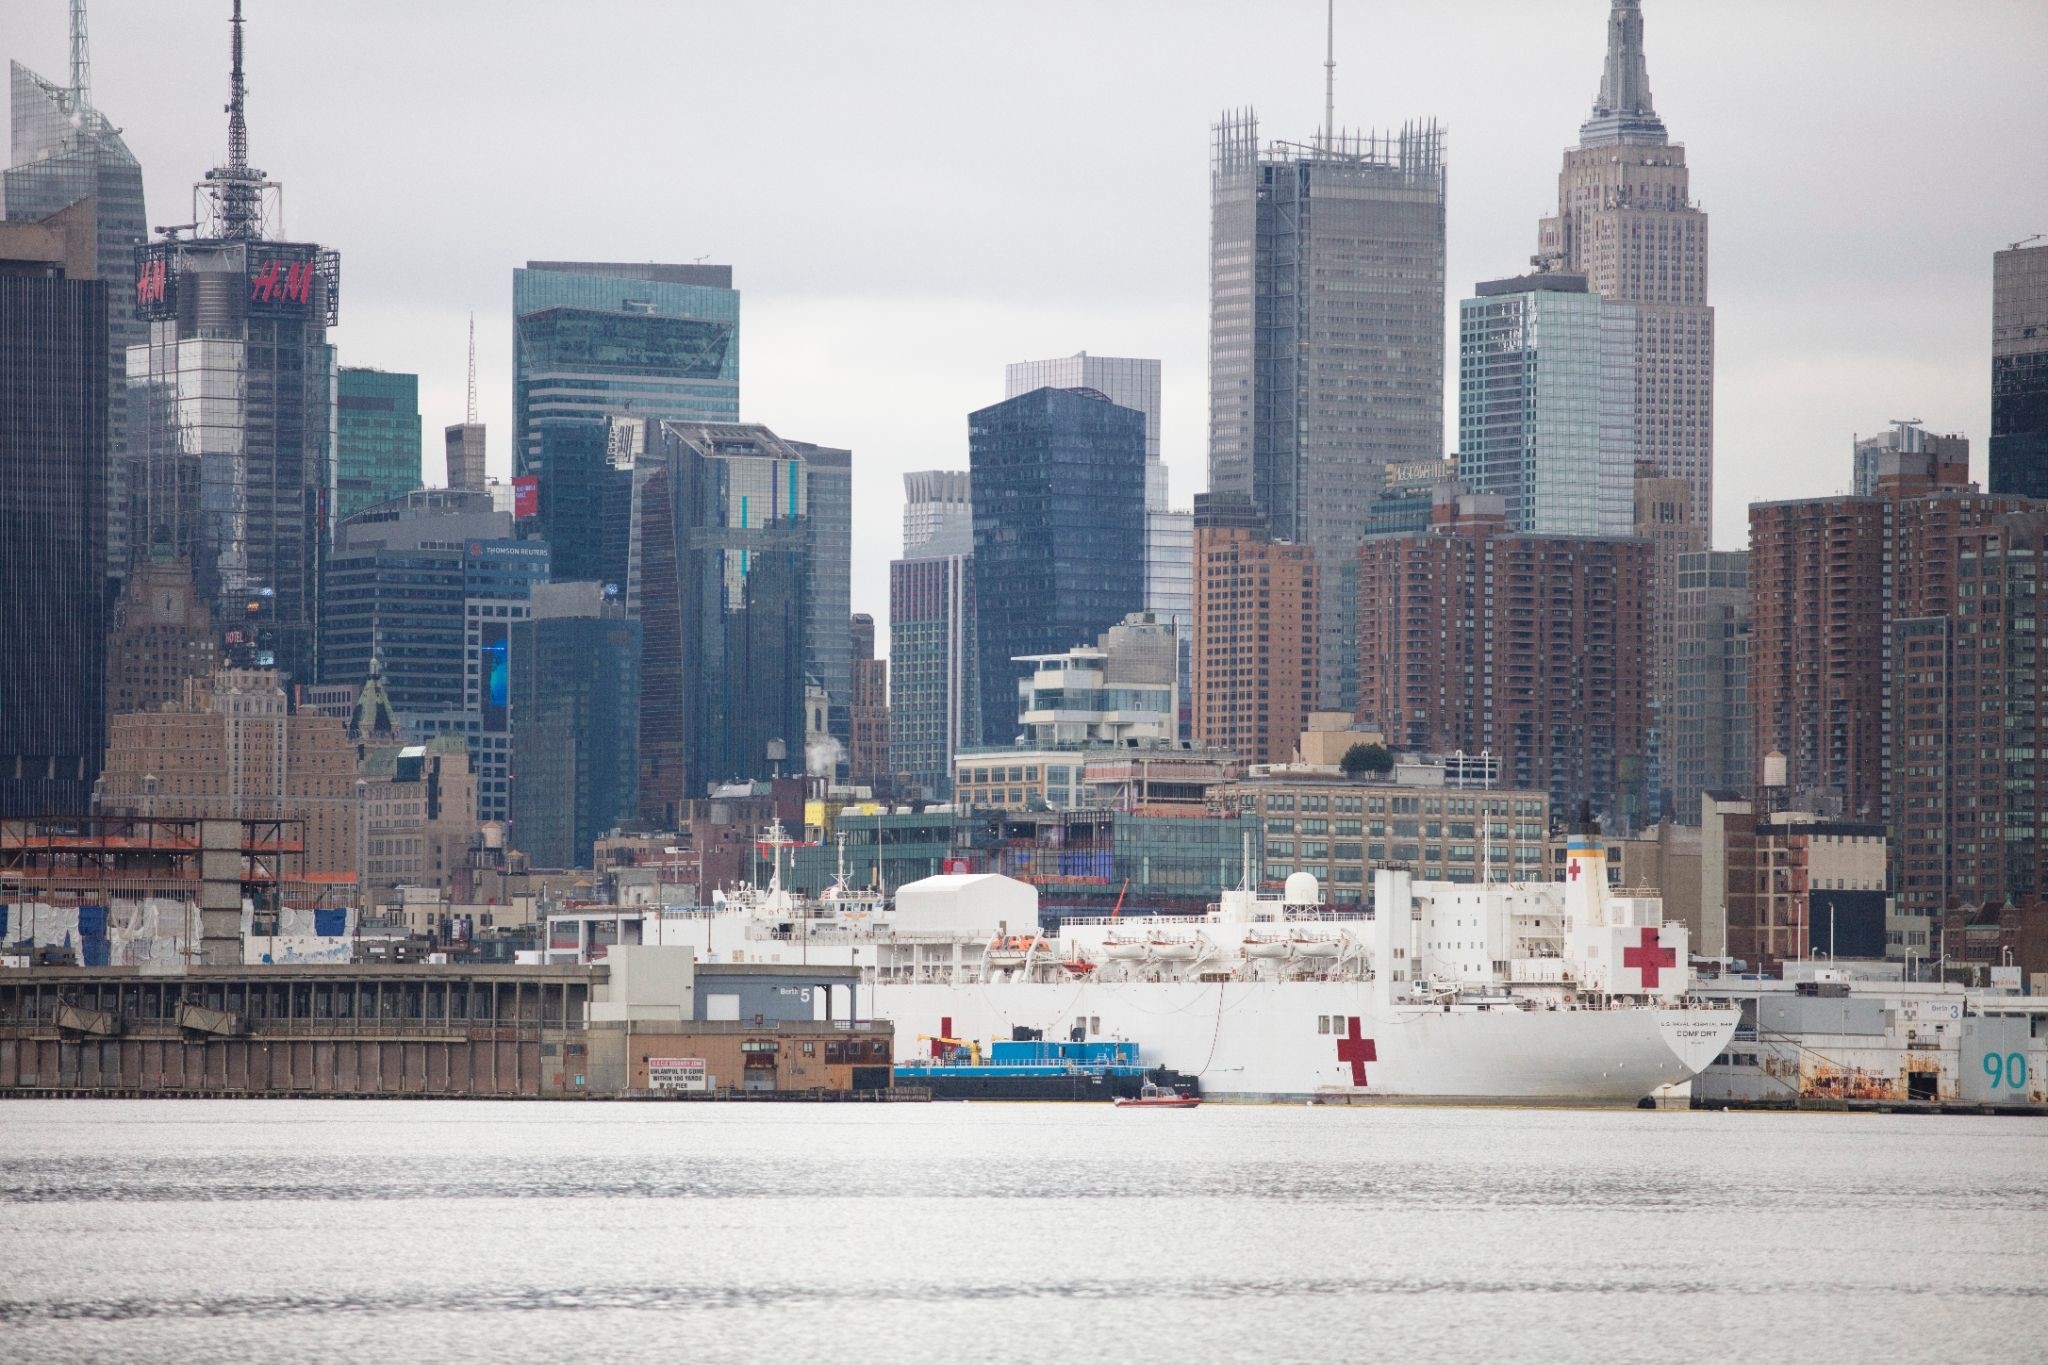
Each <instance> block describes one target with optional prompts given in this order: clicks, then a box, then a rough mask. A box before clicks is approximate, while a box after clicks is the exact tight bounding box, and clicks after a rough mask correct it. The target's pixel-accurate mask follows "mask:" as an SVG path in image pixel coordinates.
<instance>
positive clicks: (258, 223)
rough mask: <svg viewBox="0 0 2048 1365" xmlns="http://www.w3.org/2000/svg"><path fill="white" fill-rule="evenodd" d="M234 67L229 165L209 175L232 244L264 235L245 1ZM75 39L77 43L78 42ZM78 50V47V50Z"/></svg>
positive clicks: (238, 15) (237, 16)
mask: <svg viewBox="0 0 2048 1365" xmlns="http://www.w3.org/2000/svg"><path fill="white" fill-rule="evenodd" d="M229 23H231V24H232V25H233V26H234V30H235V39H234V65H233V67H232V69H231V70H230V72H229V76H228V102H227V116H228V164H227V165H225V166H216V167H214V168H213V169H212V170H210V171H208V172H207V173H206V178H207V180H209V181H210V182H212V184H213V200H214V204H215V206H216V208H217V210H218V212H219V215H220V235H221V236H222V237H223V238H225V239H227V240H229V241H254V240H255V239H257V238H259V237H261V236H262V235H263V172H261V171H259V170H256V169H254V168H253V167H251V166H250V165H249V124H248V120H247V119H246V118H245V117H244V114H243V106H244V102H245V97H246V96H247V94H248V88H247V86H246V84H245V83H244V82H243V80H242V0H235V12H234V17H233V18H232V19H230V20H229ZM77 41H78V40H77V39H76V38H74V39H73V43H74V44H76V43H77ZM75 50H76V48H75V47H74V51H75Z"/></svg>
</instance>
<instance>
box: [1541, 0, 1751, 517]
mask: <svg viewBox="0 0 2048 1365" xmlns="http://www.w3.org/2000/svg"><path fill="white" fill-rule="evenodd" d="M1689 189H1690V177H1689V175H1688V173H1687V171H1686V166H1685V148H1684V146H1683V145H1680V144H1675V143H1673V142H1672V141H1671V140H1670V138H1669V136H1668V135H1667V134H1666V133H1665V131H1664V121H1663V120H1662V119H1660V118H1658V117H1657V111H1656V108H1655V107H1654V106H1653V105H1652V104H1651V102H1650V76H1649V70H1648V67H1647V65H1646V64H1645V62H1644V60H1643V15H1642V9H1641V6H1640V3H1639V0H1614V9H1613V11H1612V12H1611V13H1610V14H1609V16H1608V20H1607V66H1606V69H1605V71H1603V72H1602V74H1601V77H1600V94H1599V96H1598V97H1597V98H1596V99H1595V100H1594V101H1593V116H1592V117H1591V118H1589V119H1587V120H1586V121H1585V122H1584V123H1583V124H1581V125H1580V126H1579V145H1578V146H1576V147H1572V148H1569V149H1568V150H1567V151H1566V152H1565V154H1564V169H1563V170H1562V171H1560V172H1559V173H1558V177H1557V214H1556V216H1555V217H1550V218H1545V219H1543V220H1542V224H1541V246H1540V251H1539V255H1538V258H1537V259H1538V260H1539V262H1541V263H1543V264H1545V265H1547V266H1550V267H1551V268H1554V269H1558V270H1564V271H1568V272H1570V273H1572V274H1579V275H1584V276H1585V277H1586V286H1587V288H1588V289H1590V290H1591V291H1592V292H1593V293H1596V294H1599V295H1601V296H1603V297H1605V298H1609V299H1614V300H1617V301H1621V302H1626V303H1631V304H1634V305H1635V310H1636V345H1635V358H1636V418H1635V422H1636V432H1635V435H1636V449H1635V457H1636V459H1637V460H1638V461H1639V462H1641V461H1647V462H1648V463H1649V464H1651V465H1653V466H1654V467H1655V469H1656V472H1657V473H1658V474H1661V475H1665V476H1669V477H1675V478H1680V479H1683V480H1685V483H1686V485H1687V487H1688V488H1689V489H1690V491H1691V494H1692V503H1693V508H1692V510H1693V520H1694V524H1695V525H1697V526H1699V527H1700V528H1701V531H1702V532H1703V533H1704V534H1705V535H1706V536H1707V541H1708V543H1709V544H1711V543H1712V532H1713V522H1712V518H1713V509H1714V310H1713V309H1712V308H1711V307H1709V306H1708V304H1707V215H1706V214H1704V213H1702V212H1701V211H1700V210H1699V209H1698V208H1697V207H1696V206H1695V205H1694V204H1693V202H1692V199H1691V195H1690V193H1689Z"/></svg>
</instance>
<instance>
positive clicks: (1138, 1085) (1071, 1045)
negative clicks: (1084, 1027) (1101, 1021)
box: [895, 1038, 1201, 1100]
mask: <svg viewBox="0 0 2048 1365" xmlns="http://www.w3.org/2000/svg"><path fill="white" fill-rule="evenodd" d="M895 1079H896V1084H898V1085H912V1086H922V1087H924V1088H925V1089H928V1090H929V1091H930V1092H931V1096H932V1098H933V1099H935V1100H1112V1099H1119V1098H1124V1097H1129V1096H1135V1095H1137V1094H1138V1093H1139V1091H1140V1090H1141V1089H1142V1088H1143V1087H1144V1084H1145V1082H1146V1081H1147V1080H1148V1079H1149V1080H1151V1081H1152V1082H1153V1083H1154V1084H1155V1085H1162V1086H1172V1087H1174V1088H1176V1089H1180V1090H1184V1091H1186V1092H1188V1093H1189V1094H1196V1093H1199V1092H1200V1088H1201V1086H1200V1082H1199V1081H1198V1080H1197V1079H1196V1078H1195V1077H1192V1076H1184V1075H1182V1074H1181V1073H1179V1072H1177V1071H1170V1070H1168V1069H1167V1068H1165V1067H1147V1066H1146V1065H1145V1064H1144V1062H1143V1060H1142V1059H1141V1058H1140V1056H1139V1054H1138V1045H1137V1044H1136V1043H1075V1042H1048V1041H1045V1040H1043V1039H1037V1038H1030V1039H1013V1040H1011V1041H1009V1042H997V1043H991V1044H990V1045H989V1049H988V1053H987V1055H986V1057H984V1056H983V1054H982V1051H981V1048H980V1046H979V1045H977V1044H970V1043H964V1042H961V1041H959V1040H957V1039H946V1038H938V1039H933V1040H932V1056H931V1057H929V1058H919V1059H917V1060H915V1061H911V1062H906V1063H899V1064H898V1065H897V1067H896V1068H895Z"/></svg>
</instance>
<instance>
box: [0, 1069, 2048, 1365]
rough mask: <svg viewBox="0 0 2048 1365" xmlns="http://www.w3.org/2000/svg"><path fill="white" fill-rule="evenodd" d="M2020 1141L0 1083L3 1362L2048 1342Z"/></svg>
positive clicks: (1733, 1126) (1265, 1356)
mask: <svg viewBox="0 0 2048 1365" xmlns="http://www.w3.org/2000/svg"><path fill="white" fill-rule="evenodd" d="M2044 1352H2048V1121H2037V1120H2031V1119H1992V1118H1983V1119H1980V1118H1961V1117H1957V1118H1926V1117H1877V1116H1862V1115H1813V1114H1802V1115H1765V1114H1709V1113H1699V1114H1695V1113H1685V1112H1664V1113H1651V1112H1635V1111H1624V1112H1574V1111H1550V1110H1505V1109H1503V1110H1482V1109H1426V1108H1404V1109H1395V1108H1387V1109H1368V1110H1343V1109H1316V1108H1307V1107H1302V1108H1256V1107H1227V1106H1220V1105H1211V1106H1206V1107H1204V1108H1202V1109H1199V1110H1194V1111H1190V1112H1135V1111H1128V1110H1125V1111H1118V1110H1115V1109H1112V1108H1109V1107H1107V1106H1095V1105H1086V1106H1084V1105H1051V1104H1045V1105H992V1104H976V1105H958V1104H931V1105H802V1104H789V1105H781V1104H774V1105H769V1104H749V1105H702V1104H690V1105H686V1104H599V1103H590V1104H569V1103H560V1104H548V1103H524V1104H521V1103H481V1102H383V1103H378V1102H342V1101H249V1102H235V1101H176V1100H164V1101H104V1100H78V1101H13V1102H0V1359H5V1360H8V1361H40V1360H64V1361H77V1360H90V1361H150V1362H161V1361H166V1360H180V1361H182V1360H237V1361H267V1360H308V1359H322V1360H333V1359H379V1360H482V1359H489V1360H494V1361H527V1360H533V1361H541V1360H548V1361H562V1360H609V1361H633V1360H663V1361H752V1360H763V1361H777V1362H793V1361H808V1360H848V1361H930V1362H955V1361H980V1360H988V1361H1024V1360H1057V1361H1086V1360H1097V1359H1105V1358H1109V1359H1115V1360H1117V1361H1119V1362H1150V1361H1208V1360H1243V1361H1262V1362H1281V1361H1313V1362H1317V1365H1331V1363H1332V1362H1341V1361H1349V1360H1360V1359H1368V1358H1377V1359H1385V1360H1410V1359H1421V1358H1433V1359H1458V1360H1475V1359H1481V1358H1495V1359H1512V1360H1552V1361H1555V1360H1618V1359H1620V1360H1631V1361H1663V1360H1672V1361H1677V1360H1686V1361H1695V1360H1700V1359H1714V1358H1737V1357H1740V1358H1748V1359H1798V1360H1802V1361H1813V1362H1822V1361H1848V1360H1862V1359H1870V1358H1874V1357H1882V1358H1885V1359H1888V1360H1898V1361H1911V1360H1928V1361H1936V1360H1940V1361H1955V1360H1964V1359H1976V1360H2028V1359H2033V1360H2038V1359H2041V1358H2043V1353H2044Z"/></svg>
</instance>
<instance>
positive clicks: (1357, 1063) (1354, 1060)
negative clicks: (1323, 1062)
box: [1337, 1014, 1380, 1086]
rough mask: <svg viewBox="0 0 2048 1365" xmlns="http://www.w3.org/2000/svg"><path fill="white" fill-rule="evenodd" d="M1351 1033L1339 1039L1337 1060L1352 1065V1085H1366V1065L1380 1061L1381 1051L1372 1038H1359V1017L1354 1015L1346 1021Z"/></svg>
mask: <svg viewBox="0 0 2048 1365" xmlns="http://www.w3.org/2000/svg"><path fill="white" fill-rule="evenodd" d="M1346 1023H1347V1025H1348V1028H1349V1031H1348V1032H1347V1033H1345V1034H1344V1035H1343V1036H1342V1037H1340V1038H1338V1039H1337V1060H1338V1061H1340V1062H1349V1063H1351V1083H1352V1084H1353V1085H1358V1086H1362V1085H1364V1084H1365V1064H1366V1063H1367V1062H1376V1061H1378V1060H1379V1059H1380V1051H1379V1049H1378V1048H1377V1047H1375V1046H1374V1045H1373V1041H1372V1039H1370V1038H1364V1037H1360V1036H1359V1032H1358V1016H1357V1015H1355V1014H1354V1015H1352V1016H1351V1017H1350V1019H1348V1020H1347V1021H1346Z"/></svg>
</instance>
